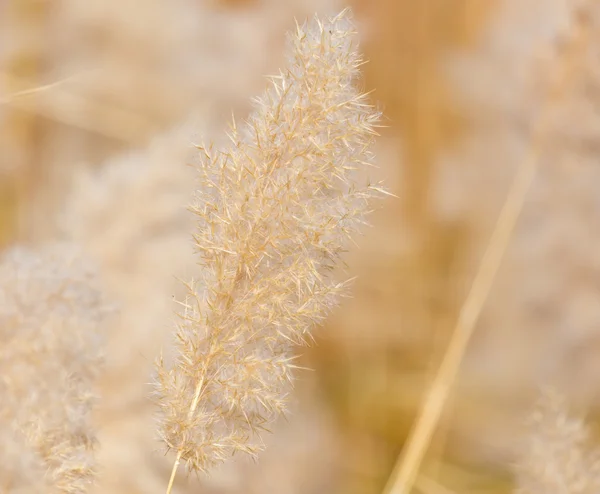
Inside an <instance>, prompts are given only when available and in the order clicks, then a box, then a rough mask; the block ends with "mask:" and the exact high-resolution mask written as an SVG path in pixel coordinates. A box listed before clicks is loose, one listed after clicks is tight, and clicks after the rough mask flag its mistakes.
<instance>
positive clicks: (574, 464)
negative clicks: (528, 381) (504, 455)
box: [515, 390, 600, 494]
mask: <svg viewBox="0 0 600 494" xmlns="http://www.w3.org/2000/svg"><path fill="white" fill-rule="evenodd" d="M529 422H530V425H529V426H530V431H531V432H530V435H529V437H528V439H527V442H526V444H525V447H524V448H523V452H522V455H521V458H520V459H519V462H518V464H517V467H516V474H517V475H516V477H517V489H516V490H515V494H546V493H548V492H552V493H553V494H596V493H597V492H600V450H598V449H597V448H594V447H593V445H592V442H591V437H590V436H591V434H590V430H589V428H588V427H587V425H586V424H585V422H584V421H583V419H581V418H580V417H577V416H574V415H573V414H571V413H570V412H569V410H568V406H567V403H566V398H565V397H564V396H561V395H560V394H559V393H558V392H556V391H554V390H545V391H544V393H543V394H542V396H541V398H540V400H539V402H538V404H537V406H536V409H535V411H534V413H533V414H532V415H531V417H530V421H529Z"/></svg>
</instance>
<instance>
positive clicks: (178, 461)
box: [167, 451, 182, 494]
mask: <svg viewBox="0 0 600 494" xmlns="http://www.w3.org/2000/svg"><path fill="white" fill-rule="evenodd" d="M181 455H182V452H181V451H180V452H179V453H177V458H176V459H175V463H174V464H173V469H172V470H171V478H170V479H169V485H168V486H167V494H171V490H172V489H173V482H175V475H177V469H178V468H179V463H181Z"/></svg>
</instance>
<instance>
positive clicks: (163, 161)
mask: <svg viewBox="0 0 600 494" xmlns="http://www.w3.org/2000/svg"><path fill="white" fill-rule="evenodd" d="M588 3H591V4H593V3H594V2H593V1H592V2H588ZM346 6H348V5H347V4H343V3H341V2H339V1H337V0H173V1H170V2H165V1H159V0H87V1H82V0H0V248H4V247H6V246H9V245H11V244H14V243H32V244H36V243H40V242H44V241H47V240H49V239H52V238H57V237H61V238H62V237H69V238H71V239H73V240H75V241H76V242H78V243H80V244H82V245H83V246H84V248H85V249H86V250H87V252H88V253H89V255H90V256H92V257H94V259H95V260H96V262H97V263H98V264H99V265H100V267H101V272H102V274H103V277H104V278H105V282H106V285H107V287H108V290H109V291H110V293H111V296H112V297H113V298H114V299H115V300H117V301H118V303H119V305H120V309H121V315H120V318H119V320H118V322H117V323H116V324H115V325H114V328H112V330H111V333H110V334H109V350H108V352H107V353H108V362H107V370H106V373H105V377H104V379H103V381H102V400H101V401H100V403H99V408H98V413H97V417H96V420H97V423H98V428H99V431H100V433H99V445H98V453H99V460H100V465H101V471H100V479H101V481H100V485H99V486H98V488H97V489H96V492H98V493H111V494H126V493H127V494H136V493H150V492H164V488H165V485H166V481H167V479H168V475H169V473H170V467H171V464H172V458H171V457H169V456H167V457H165V456H164V454H163V453H164V452H163V450H162V446H161V444H160V443H159V442H158V441H157V440H156V438H155V427H154V424H153V419H152V413H153V408H152V405H151V404H150V402H149V400H148V398H147V393H148V390H149V387H148V385H147V383H148V381H149V379H150V377H149V376H150V375H151V372H152V363H153V360H154V359H155V357H156V356H157V355H158V353H159V350H160V348H161V347H162V346H163V345H166V344H168V341H169V337H170V332H171V319H172V311H173V299H174V298H177V297H178V296H179V295H180V294H181V291H182V290H181V287H180V284H179V282H178V281H177V279H176V278H177V277H181V278H189V277H190V276H191V275H192V274H193V271H194V269H195V264H194V257H193V253H192V249H191V243H190V232H191V231H192V229H193V221H192V218H191V216H190V215H189V214H188V213H187V212H186V211H185V206H186V205H187V204H188V203H189V201H190V198H191V194H192V193H193V190H194V181H193V169H191V167H189V166H187V165H186V163H190V162H192V161H193V159H194V157H193V150H192V151H190V150H189V149H190V146H188V144H190V143H192V142H197V141H200V140H201V139H202V140H204V141H215V142H217V143H218V142H219V141H220V140H223V135H224V131H225V129H226V126H227V123H228V121H229V120H230V118H231V114H232V112H233V114H234V115H235V116H236V119H239V120H241V119H243V118H244V116H245V115H247V114H248V112H249V111H250V110H251V106H250V100H251V98H252V97H253V96H254V95H257V94H259V93H260V92H261V91H262V90H263V88H264V87H265V84H266V79H265V77H264V76H265V75H267V74H272V73H275V72H276V71H277V69H278V67H280V66H281V65H282V63H283V61H284V52H283V49H284V43H283V40H284V35H285V33H286V31H288V30H290V29H292V28H293V27H294V19H295V18H296V19H298V20H303V19H305V18H306V17H307V16H312V15H313V14H314V13H319V14H322V15H327V14H332V13H335V12H337V11H338V10H341V9H342V8H344V7H346ZM349 6H350V7H352V9H353V11H354V15H355V19H356V22H357V27H358V31H359V37H360V40H361V47H362V50H363V51H364V53H365V57H366V58H367V59H368V60H369V63H368V64H367V65H365V66H364V80H363V81H361V87H363V88H364V89H365V90H369V91H370V90H374V92H373V93H372V95H371V98H372V101H373V103H374V104H376V105H377V106H378V107H379V108H380V109H381V110H382V111H383V113H384V116H385V120H384V124H385V128H383V129H381V134H382V135H381V137H380V138H379V140H378V144H377V155H378V165H379V168H378V169H377V170H374V171H373V178H375V179H383V180H385V183H386V185H387V187H388V189H389V190H390V191H391V192H393V194H395V195H396V196H397V197H388V198H386V199H385V200H384V201H381V203H379V204H378V205H377V211H376V213H375V214H374V215H373V217H372V223H373V227H372V228H370V229H369V230H368V231H367V232H366V233H365V235H364V236H363V237H362V238H360V239H358V241H357V243H358V247H357V248H355V249H353V250H352V251H350V252H349V253H348V257H347V262H348V265H349V268H350V272H351V275H352V276H357V280H356V281H355V283H354V285H353V288H352V297H350V298H348V299H345V300H344V301H343V302H342V304H341V306H340V307H339V308H338V310H336V312H335V313H334V314H333V315H332V317H331V318H330V319H329V321H328V322H327V324H326V325H324V327H322V328H318V329H317V330H316V331H315V339H316V343H315V345H314V346H313V347H311V348H308V349H301V350H300V353H302V365H303V366H305V367H308V368H310V369H313V370H312V371H301V372H300V373H299V376H298V384H297V393H296V396H295V397H294V402H293V405H292V413H291V414H290V416H289V417H288V418H287V420H282V421H281V423H280V424H279V425H278V427H277V428H276V430H275V431H274V434H273V435H272V436H271V437H269V439H268V441H269V448H268V449H267V451H266V452H265V453H264V454H263V455H261V457H260V460H259V461H258V462H257V463H253V462H249V461H244V460H236V461H232V462H230V463H228V464H226V465H225V466H224V467H223V468H221V469H219V470H218V471H217V472H214V474H213V475H211V476H210V478H196V477H194V476H192V477H190V478H189V479H186V478H185V476H183V475H181V476H180V478H179V479H178V481H177V483H176V492H178V493H190V494H191V493H211V494H234V493H235V494H237V493H242V492H243V493H244V494H251V493H261V494H264V493H269V494H270V493H277V494H296V493H297V494H325V493H326V494H332V493H340V494H341V493H343V494H371V493H373V494H374V493H379V492H382V490H383V488H384V485H385V483H386V480H387V478H388V476H389V474H390V471H391V469H392V466H393V464H394V462H395V460H396V458H397V456H398V454H399V452H400V451H401V449H402V446H403V444H404V443H405V440H406V438H407V435H408V432H409V430H410V427H411V425H412V424H413V422H414V420H415V418H416V417H417V416H418V414H419V413H420V412H419V410H420V408H421V405H422V402H423V399H424V396H425V393H426V391H427V389H428V384H429V383H430V382H431V379H432V376H433V375H434V373H435V371H436V369H437V366H438V364H439V362H440V359H441V356H442V355H443V353H444V350H445V348H446V346H447V343H448V341H449V339H450V338H451V335H452V333H453V331H454V327H455V325H456V320H457V315H458V313H459V311H460V308H461V305H462V304H463V302H464V300H465V297H466V295H467V292H468V289H469V286H470V283H471V280H472V279H473V276H474V274H475V273H476V271H477V269H478V266H479V263H480V260H481V256H482V253H483V251H484V249H485V247H486V245H487V243H488V241H489V237H490V233H491V231H492V229H493V227H494V225H495V223H496V219H497V217H498V213H499V211H500V209H501V207H502V205H503V203H504V201H505V200H506V196H507V191H508V189H509V186H510V183H511V180H512V178H513V177H514V176H515V173H517V171H518V170H519V167H520V166H522V163H523V160H524V159H525V157H526V156H527V154H528V151H529V150H530V149H531V146H533V145H534V143H533V142H532V128H533V127H534V126H535V122H536V119H537V118H539V114H540V113H541V111H542V110H541V109H542V107H543V106H544V104H545V101H544V94H545V89H546V86H547V85H548V84H549V82H548V81H549V80H551V78H552V77H551V76H552V67H553V66H554V65H553V60H554V58H555V57H556V54H557V52H560V50H561V47H562V46H563V45H564V43H565V40H566V39H568V36H569V32H570V29H571V26H572V25H573V23H574V19H576V15H577V12H576V7H577V5H576V3H575V2H574V1H570V0H368V1H367V0H352V1H351V2H350V5H349ZM588 16H589V19H588V22H590V23H591V26H592V28H591V29H590V33H591V34H590V36H589V37H588V38H587V39H586V44H585V46H584V47H583V50H582V53H581V56H580V57H579V58H578V59H577V60H575V61H574V67H575V70H574V77H573V81H572V84H571V86H570V87H569V88H568V90H567V91H566V93H565V94H564V95H562V97H561V99H560V101H558V103H557V104H556V105H555V111H554V112H553V114H552V118H551V121H550V124H549V126H548V129H547V132H546V133H545V134H544V136H543V138H542V140H541V144H540V143H537V144H535V145H538V146H540V150H539V157H538V169H537V173H536V177H535V180H534V183H533V186H532V188H531V189H530V190H529V192H528V195H527V200H526V203H525V206H524V209H523V211H522V215H521V218H520V221H519V224H518V226H517V228H516V230H515V231H514V234H513V236H512V239H511V242H510V245H509V248H508V251H507V252H506V255H505V258H504V261H503V263H502V266H501V269H500V272H499V274H498V275H497V276H496V278H495V280H494V285H493V288H492V291H491V293H490V296H489V297H488V300H487V302H486V304H485V307H484V310H483V313H482V315H481V317H480V318H479V321H478V324H477V327H476V329H475V333H474V336H473V338H472V340H471V342H470V345H469V348H468V351H467V354H466V355H465V358H464V359H463V361H462V365H461V370H460V374H459V376H458V378H457V380H456V382H455V385H454V389H453V394H452V399H451V400H450V401H449V402H448V404H447V406H446V408H445V411H444V415H443V417H442V420H441V423H440V424H439V427H438V428H437V431H436V434H435V436H434V438H433V441H432V444H431V447H430V448H429V450H428V454H427V456H426V458H425V461H424V464H423V466H422V469H421V474H420V476H419V478H418V479H417V482H416V487H415V492H421V493H423V494H444V493H473V494H475V493H508V492H512V489H513V480H512V473H511V472H512V465H513V463H514V462H515V458H516V455H517V454H518V451H519V443H520V441H521V439H522V435H523V433H524V432H523V428H522V424H523V421H524V420H525V418H526V417H527V414H528V410H529V407H530V405H531V402H532V401H533V400H535V398H536V396H537V393H538V389H539V387H540V386H541V385H546V384H552V385H554V386H556V387H558V388H560V389H562V390H564V392H565V393H567V395H568V398H569V400H570V401H571V403H573V404H574V406H581V407H585V408H586V409H587V410H588V411H589V420H590V423H591V424H592V426H594V424H596V422H597V421H598V419H600V415H599V414H598V412H599V411H600V409H599V408H598V405H600V402H599V401H598V393H597V383H598V382H600V381H599V380H598V378H600V304H599V300H600V298H599V295H600V293H599V292H600V249H599V248H598V246H599V245H600V202H599V199H598V198H599V197H600V196H598V186H599V185H600V161H599V157H600V139H599V138H598V135H599V131H600V5H598V6H597V7H592V8H591V9H590V10H589V13H588ZM598 423H600V422H598ZM525 433H526V431H525Z"/></svg>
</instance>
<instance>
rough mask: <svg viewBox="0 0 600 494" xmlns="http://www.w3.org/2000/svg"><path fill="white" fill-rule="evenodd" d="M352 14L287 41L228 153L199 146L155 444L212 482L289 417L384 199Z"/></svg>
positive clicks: (374, 116)
mask: <svg viewBox="0 0 600 494" xmlns="http://www.w3.org/2000/svg"><path fill="white" fill-rule="evenodd" d="M352 35H353V31H352V24H351V21H350V16H349V14H348V11H344V12H342V13H341V14H339V15H338V16H337V17H335V18H332V19H330V20H329V21H327V22H321V21H320V20H319V19H315V20H314V21H313V22H311V23H308V24H305V25H303V26H298V27H297V30H296V32H295V33H294V34H293V35H291V36H289V38H288V43H289V49H290V51H289V58H288V64H287V67H286V68H285V69H284V71H283V72H281V73H280V74H279V75H278V76H275V77H272V82H271V87H270V88H269V89H268V90H267V92H266V93H265V94H264V95H263V96H262V97H261V98H258V99H257V100H256V101H255V110H254V112H253V114H252V115H251V116H250V117H249V120H248V122H247V124H246V125H245V126H244V128H243V129H242V130H241V131H238V129H237V128H236V126H235V124H234V125H233V128H232V133H231V135H230V139H231V142H232V146H231V147H230V149H229V150H227V151H220V152H215V151H213V150H212V149H211V148H204V147H201V148H200V149H201V154H202V157H201V158H202V159H201V164H200V166H199V174H200V183H201V187H202V189H201V190H200V191H199V193H198V197H197V201H196V203H195V204H194V205H193V207H192V211H193V212H194V214H195V215H196V217H197V221H198V226H197V231H196V234H195V236H194V238H195V244H196V249H197V251H198V255H199V260H200V265H201V267H202V279H200V280H198V281H196V282H192V283H189V285H188V291H189V297H188V299H187V301H186V302H185V303H184V304H183V306H184V311H183V313H182V314H181V322H180V324H179V327H178V331H177V346H178V349H179V355H178V358H177V361H176V362H175V363H174V364H173V365H172V366H167V365H166V364H165V363H163V361H162V359H161V361H160V362H159V365H158V371H159V372H158V380H157V385H156V388H157V397H158V404H159V405H160V407H161V409H162V418H161V424H160V426H161V434H162V437H163V439H164V441H165V442H166V444H167V446H168V448H169V449H172V450H174V451H175V452H176V454H177V456H176V460H175V464H174V467H173V471H172V475H171V479H170V481H169V486H168V488H167V492H171V489H172V486H173V481H174V478H175V475H176V472H177V469H178V466H179V464H180V462H182V461H184V462H186V463H187V466H188V468H189V469H190V470H195V471H206V470H208V469H209V468H211V467H212V466H213V465H215V464H218V463H220V462H222V461H224V460H225V459H226V458H228V457H230V456H231V455H232V454H234V453H236V452H245V453H249V454H251V455H256V453H257V452H258V451H259V450H260V449H261V443H260V440H259V435H258V434H259V433H260V432H261V431H264V430H267V429H268V427H269V424H270V423H271V422H272V421H273V420H274V419H275V418H276V417H277V416H278V415H279V414H280V413H281V412H283V411H284V410H285V407H286V394H287V392H288V391H289V389H290V385H291V382H292V370H293V368H294V365H293V357H292V356H291V347H292V346H293V345H296V344H301V343H304V342H305V341H306V340H307V338H309V331H310V330H311V328H312V327H313V326H314V325H315V324H317V323H319V322H321V321H322V320H323V318H324V317H325V315H326V314H327V312H328V311H329V310H330V309H331V308H332V307H333V306H334V305H335V303H336V300H337V298H338V296H339V295H340V294H341V293H342V292H343V289H344V287H345V283H338V282H336V281H334V280H332V279H331V278H330V277H329V276H328V275H329V274H330V272H331V271H332V270H333V268H334V267H335V266H336V265H337V264H338V261H339V257H340V255H341V254H342V252H343V250H344V248H345V246H346V245H347V243H348V240H349V238H350V237H351V236H352V235H353V234H354V233H356V232H357V231H358V229H359V227H360V226H361V225H362V224H363V223H364V220H363V217H364V215H365V214H366V213H367V212H368V207H369V206H368V202H369V200H370V199H371V198H372V197H373V196H374V195H378V193H379V192H381V189H380V188H379V187H376V186H372V185H370V184H368V183H366V184H364V183H363V181H362V180H361V179H360V174H361V171H360V170H361V169H363V168H364V167H366V166H370V165H371V164H372V162H373V156H372V153H371V151H370V146H371V144H372V141H373V138H374V135H375V131H374V126H375V124H376V122H377V120H378V118H379V114H378V113H377V112H376V111H374V110H373V108H372V107H371V106H370V105H368V104H367V100H366V95H365V94H361V93H360V92H359V91H358V90H357V89H356V87H355V82H356V79H357V77H358V75H359V66H360V65H361V64H362V60H361V58H360V56H359V54H358V53H357V51H356V49H355V46H354V39H353V36H352Z"/></svg>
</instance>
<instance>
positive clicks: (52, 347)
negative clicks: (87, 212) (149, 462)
mask: <svg viewBox="0 0 600 494" xmlns="http://www.w3.org/2000/svg"><path fill="white" fill-rule="evenodd" d="M108 313H109V307H108V306H107V305H106V303H105V301H104V300H103V297H102V296H101V293H100V291H99V290H98V288H97V286H96V280H95V275H94V273H93V271H92V270H90V269H89V268H88V267H87V266H86V265H85V263H84V262H83V261H82V260H81V258H80V256H79V254H78V253H77V251H76V250H74V249H73V248H72V247H71V246H69V245H62V244H59V245H56V246H48V247H45V248H40V249H39V251H34V250H29V249H27V248H17V247H15V248H12V249H10V250H9V251H7V252H6V253H5V254H4V255H3V256H2V257H1V258H0V339H1V340H2V344H3V351H2V352H1V353H0V395H1V396H2V403H1V404H0V422H1V423H2V428H3V431H2V434H3V435H4V436H6V435H7V434H8V438H9V439H10V442H9V443H8V444H13V445H14V446H15V448H14V449H13V448H12V447H10V446H9V445H8V444H5V443H4V442H3V443H2V449H3V450H4V451H3V453H2V455H0V456H2V458H3V459H4V460H8V461H10V463H7V461H3V462H2V463H3V469H4V470H0V476H1V477H0V486H2V488H5V489H8V492H16V491H18V488H20V487H21V486H22V487H23V488H24V489H26V488H30V489H34V490H33V491H31V490H29V491H27V492H60V493H69V494H76V493H83V492H87V489H88V487H89V486H90V485H91V483H92V481H93V479H94V477H95V463H94V455H93V445H94V441H95V439H94V427H93V425H92V423H91V420H90V410H91V406H92V404H93V401H94V393H93V391H94V381H95V379H96V377H97V374H98V372H99V369H100V363H101V355H100V351H101V348H102V345H101V344H100V343H101V341H102V333H101V331H100V330H101V328H102V324H103V323H104V320H105V318H106V316H107V314H108ZM6 427H7V428H6ZM15 456H17V457H19V458H16V457H15ZM21 456H22V458H21ZM6 457H8V458H6ZM26 460H27V461H26ZM19 465H22V466H23V468H25V467H26V468H30V467H31V468H32V470H31V471H29V472H24V471H22V469H21V468H20V466H19ZM27 465H29V466H27ZM34 466H35V468H33V467H34ZM40 472H41V476H39V475H36V473H40ZM44 472H45V473H44ZM5 474H6V475H5ZM42 483H43V484H44V489H43V490H40V486H41V484H42ZM34 486H38V488H37V489H35V488H34ZM15 489H16V491H15ZM2 492H4V491H2Z"/></svg>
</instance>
